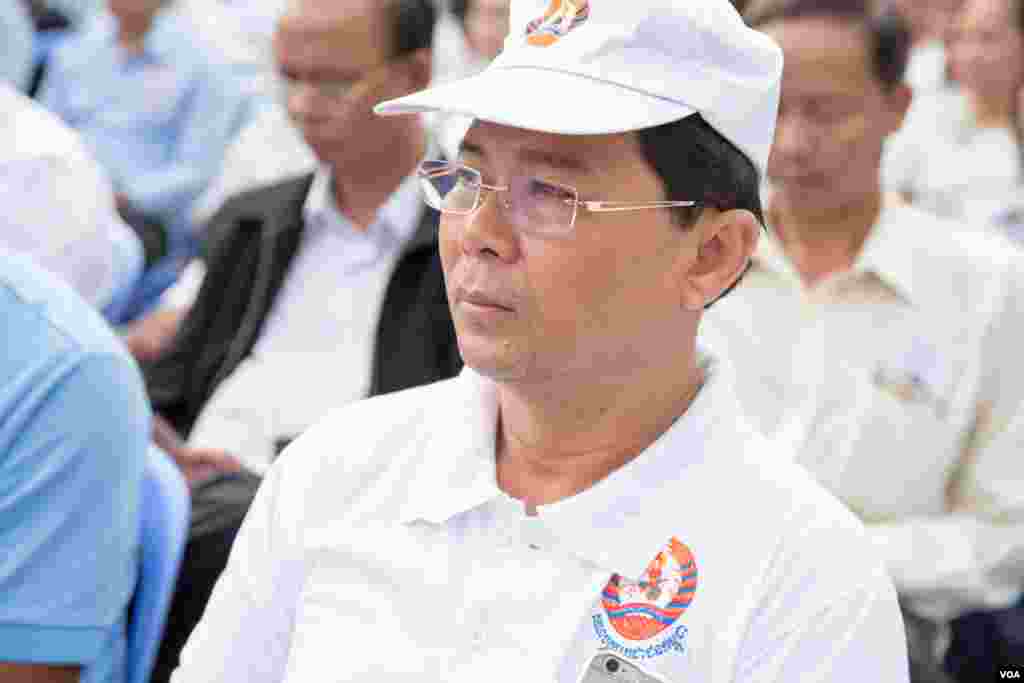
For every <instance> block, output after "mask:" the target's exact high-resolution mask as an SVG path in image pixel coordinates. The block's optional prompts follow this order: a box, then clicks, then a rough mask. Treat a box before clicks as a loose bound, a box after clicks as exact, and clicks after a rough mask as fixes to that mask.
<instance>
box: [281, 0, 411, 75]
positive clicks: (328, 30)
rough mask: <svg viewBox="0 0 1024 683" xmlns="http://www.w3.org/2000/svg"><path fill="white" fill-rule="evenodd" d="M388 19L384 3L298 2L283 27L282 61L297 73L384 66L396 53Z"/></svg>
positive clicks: (362, 0) (359, 0)
mask: <svg viewBox="0 0 1024 683" xmlns="http://www.w3.org/2000/svg"><path fill="white" fill-rule="evenodd" d="M389 19H390V17H389V16H388V13H387V11H386V9H385V3H381V2H372V1H370V0H299V1H298V2H294V3H293V4H292V6H291V7H290V8H289V11H288V12H287V13H286V14H285V15H284V17H282V19H281V21H280V23H279V24H278V29H277V33H276V35H275V48H276V51H277V56H278V59H279V60H280V61H282V62H285V63H287V64H288V65H289V66H290V67H292V68H296V69H301V68H307V69H328V68H332V67H337V68H340V67H346V66H363V65H374V64H379V63H380V62H382V61H384V59H386V58H387V56H388V55H389V54H390V51H391V45H390V42H391V40H390V31H388V27H389V24H390V21H389Z"/></svg>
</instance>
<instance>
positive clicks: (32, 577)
mask: <svg viewBox="0 0 1024 683" xmlns="http://www.w3.org/2000/svg"><path fill="white" fill-rule="evenodd" d="M44 372H45V374H44ZM25 386H27V387H29V389H28V391H27V392H26V396H25V397H24V398H23V399H19V400H18V401H17V402H15V403H14V406H15V407H14V410H13V411H12V412H11V413H10V414H8V415H4V416H3V419H2V420H0V444H2V449H0V548H3V551H2V552H0V661H7V662H20V663H36V664H79V665H88V664H89V663H90V662H92V661H93V660H95V659H96V658H97V657H98V656H100V654H101V653H102V652H103V650H104V648H105V647H106V646H107V645H106V644H107V643H108V641H109V640H110V639H111V634H110V630H111V628H112V627H113V626H114V624H116V623H117V622H118V621H119V620H120V619H121V618H122V617H123V615H124V612H125V609H126V608H127V605H128V603H129V600H130V598H131V595H132V593H133V591H134V588H135V578H136V546H137V543H138V506H139V487H140V482H141V478H142V470H143V465H144V459H145V454H146V449H147V446H148V440H149V410H148V405H147V402H146V399H145V393H144V391H143V388H142V383H141V380H140V378H139V375H138V371H137V370H136V369H135V367H134V365H133V364H132V363H131V361H130V360H129V359H128V358H126V357H122V356H119V355H113V354H108V355H103V354H93V355H86V356H84V357H82V358H81V359H80V360H79V361H78V362H77V363H73V364H70V365H66V366H59V367H58V366H52V367H51V368H50V369H49V371H45V370H40V371H39V373H38V376H36V375H35V374H34V375H33V376H32V377H29V378H27V380H26V382H25Z"/></svg>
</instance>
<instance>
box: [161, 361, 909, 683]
mask: <svg viewBox="0 0 1024 683" xmlns="http://www.w3.org/2000/svg"><path fill="white" fill-rule="evenodd" d="M737 414H738V409H737V406H736V404H735V398H734V397H733V395H732V392H731V388H730V384H729V381H728V379H727V378H726V377H725V376H724V373H719V372H717V371H713V372H712V373H711V374H710V377H709V379H708V381H707V382H706V383H705V386H704V388H703V389H702V390H701V392H700V394H699V395H698V397H697V398H696V400H695V402H694V403H693V404H692V406H691V407H690V408H689V410H688V411H687V412H686V413H685V414H684V415H683V416H682V417H681V418H680V419H679V420H678V421H677V422H676V423H675V425H673V426H672V427H671V428H670V429H669V430H668V431H667V432H665V433H664V434H663V435H662V436H661V437H660V438H659V439H658V440H657V441H656V442H655V443H654V444H652V445H651V446H649V447H648V448H646V449H645V450H644V451H643V452H642V453H640V454H639V455H638V456H637V458H636V459H634V460H633V461H631V462H630V463H628V464H626V465H625V466H623V467H622V468H620V469H619V470H618V471H616V472H614V473H612V474H611V475H609V476H608V477H607V478H605V479H604V480H602V481H600V482H598V483H597V484H595V485H594V486H593V487H591V488H590V489H588V490H586V491H584V492H582V493H580V494H578V495H576V496H573V497H571V498H568V499H565V500H562V501H560V502H557V503H554V504H552V505H544V506H540V507H539V508H538V515H537V516H533V517H530V516H527V515H526V514H525V511H524V508H523V506H522V504H521V503H519V502H518V501H515V500H513V499H511V498H510V497H508V496H507V495H506V494H504V493H503V492H502V491H501V490H500V489H499V488H498V486H497V484H496V480H495V460H494V458H495V442H494V435H495V428H496V421H497V397H496V392H495V387H494V385H493V384H491V383H490V381H489V380H486V379H485V378H483V377H481V376H479V375H477V374H475V373H474V372H473V371H472V370H468V369H467V370H465V371H463V373H462V374H461V375H460V376H459V377H457V378H455V379H453V380H449V381H445V382H439V383H435V384H432V385H428V386H425V387H420V388H416V389H412V390H408V391H404V392H399V393H394V394H389V395H386V396H382V397H377V398H374V399H370V400H368V401H362V402H359V403H356V404H353V405H350V406H349V407H347V408H344V409H341V410H339V411H336V412H333V413H331V414H330V415H329V416H328V417H327V418H325V419H324V420H323V421H322V422H320V423H319V424H318V425H317V426H315V427H314V428H313V429H311V430H310V431H309V432H307V433H306V434H305V435H303V436H302V437H301V438H300V439H299V440H298V441H296V442H295V443H294V444H292V446H291V447H290V448H289V450H288V451H287V452H286V453H285V454H284V456H283V457H282V459H281V461H280V462H279V463H278V464H276V465H275V466H274V467H273V468H271V470H270V472H269V474H268V475H267V477H266V479H265V480H264V483H263V486H262V488H261V490H260V492H259V494H258V495H257V498H256V501H255V502H254V504H253V507H252V509H251V511H250V513H249V516H248V518H247V519H246V521H245V523H244V525H243V528H242V530H241V532H240V534H239V537H238V540H237V541H236V544H235V546H234V549H233V551H232V555H231V558H230V560H229V563H228V567H227V569H226V571H225V573H224V574H223V575H222V577H221V579H220V581H219V583H218V585H217V587H216V589H215V591H214V594H213V597H212V599H211V601H210V603H209V606H208V607H207V611H206V614H205V615H204V617H203V620H202V621H201V623H200V624H199V625H198V626H197V628H196V629H195V631H194V632H193V633H192V636H191V638H190V640H189V643H188V644H187V645H186V647H185V649H184V651H183V653H182V657H181V666H180V668H179V669H178V670H177V672H176V673H175V674H174V676H173V678H172V680H173V681H174V683H198V682H200V681H203V682H210V683H212V682H214V681H225V682H226V681H235V680H245V681H250V682H252V683H264V682H269V681H274V682H277V681H288V682H296V681H308V680H318V679H321V678H323V677H324V676H325V675H327V676H329V677H330V678H331V679H332V680H340V681H362V680H374V681H417V682H420V681H445V682H447V683H461V682H463V681H465V682H467V683H468V682H470V681H498V680H531V681H558V682H559V683H577V682H578V681H579V680H580V678H581V677H582V674H583V672H584V669H585V667H586V666H587V665H588V664H589V663H590V662H591V661H592V658H593V657H594V656H597V655H600V654H601V653H602V652H605V651H607V650H604V649H603V645H607V647H608V648H615V649H613V650H612V651H615V652H618V653H619V655H620V656H621V657H622V658H623V659H624V660H625V661H628V662H630V663H631V664H632V665H635V666H637V667H640V668H642V669H643V670H646V671H647V672H648V673H649V674H650V675H652V676H655V677H656V680H660V681H684V680H694V681H697V680H699V681H703V682H705V683H725V682H732V681H737V682H739V681H742V682H743V683H751V682H755V683H760V682H768V681H777V682H781V681H787V682H791V681H800V682H801V683H825V681H828V682H829V683H835V682H836V681H839V682H843V681H849V682H850V683H853V682H854V681H857V682H860V681H868V680H870V681H887V682H892V683H901V682H905V681H907V663H906V652H905V645H904V636H903V629H902V623H901V619H900V615H899V609H898V607H897V604H896V599H895V593H894V591H893V588H892V585H891V583H890V581H889V579H888V578H887V577H886V575H885V570H884V568H883V567H882V565H881V564H880V563H879V562H878V561H877V560H876V559H875V558H874V557H873V556H872V551H871V548H870V546H869V545H868V543H867V540H866V538H865V537H864V532H863V528H862V527H861V526H860V524H858V523H857V522H856V521H855V520H854V519H853V517H852V516H851V515H850V514H849V512H848V511H846V510H845V509H843V508H842V506H841V505H839V503H838V502H836V501H835V499H834V498H832V497H831V496H829V495H828V494H827V493H826V492H825V491H824V490H822V489H821V488H820V487H819V486H818V485H816V484H814V483H813V482H812V481H811V479H810V478H809V477H808V476H807V474H806V472H804V471H803V470H802V469H801V468H799V467H797V466H795V465H793V464H792V463H791V462H789V461H790V460H792V457H791V456H788V455H786V454H783V453H779V452H778V450H777V449H776V448H775V447H774V446H773V445H771V444H770V443H769V442H767V441H765V440H764V439H762V438H761V437H759V436H755V435H754V434H753V433H752V432H750V431H749V430H748V428H746V427H745V426H744V424H743V422H742V420H741V419H739V418H738V417H737ZM740 501H742V503H740ZM670 538H675V539H676V540H677V541H678V542H679V543H680V544H685V545H686V546H687V549H688V550H689V552H690V557H691V559H692V560H693V561H694V563H695V566H696V574H697V578H696V587H695V590H694V591H692V592H683V591H676V590H675V588H676V587H678V584H673V583H672V578H671V577H673V576H676V574H673V573H672V572H670V571H668V570H666V571H665V573H664V574H663V577H664V578H665V581H666V582H664V583H662V582H660V580H659V583H658V584H657V585H658V586H663V585H665V586H669V585H670V586H673V591H672V592H671V593H668V595H667V596H663V597H662V598H657V599H660V600H662V602H664V601H665V600H666V599H667V598H668V597H672V599H673V600H675V599H678V597H679V596H680V595H684V593H685V594H686V595H689V596H690V599H691V600H690V603H689V607H688V608H687V609H686V611H685V612H683V613H682V614H681V615H677V616H676V620H675V621H673V622H672V624H671V628H669V629H667V630H666V631H664V632H663V633H661V634H658V635H656V636H655V637H654V638H652V639H650V640H647V641H630V640H628V639H626V638H624V636H622V635H621V634H620V633H619V632H618V631H614V632H612V628H613V627H612V626H609V625H608V624H609V622H608V616H607V615H608V613H607V612H605V610H604V608H603V607H602V603H601V596H602V589H603V588H605V589H607V586H608V585H610V579H611V577H612V576H613V574H615V575H619V576H620V578H619V579H618V581H619V585H622V586H627V587H635V585H636V584H634V583H633V581H634V580H635V579H637V578H638V577H640V575H641V574H643V573H644V572H645V571H650V570H651V567H655V566H658V563H657V562H652V560H653V559H654V558H655V557H656V556H657V557H664V556H663V555H658V552H659V550H661V549H662V548H663V547H664V546H665V544H666V543H667V542H668V540H669V539H670ZM668 562H669V563H671V560H669V561H668ZM667 566H671V564H669V565H667ZM687 566H689V567H690V568H691V569H692V567H693V565H687ZM645 568H646V569H645ZM691 577H692V575H691ZM691 580H692V578H691ZM623 590H632V588H624V589H623ZM650 599H655V598H650ZM659 604H660V603H659ZM601 633H604V636H603V637H602V636H601V635H599V634H601ZM666 637H667V638H668V640H666V639H665V638H666ZM604 638H606V640H605V639H604ZM669 641H671V642H672V643H674V645H672V646H670V647H668V649H667V650H665V648H664V644H665V643H666V642H669ZM637 642H639V644H638V645H637V646H636V647H632V645H633V644H635V643H637ZM656 642H657V643H660V644H661V647H659V645H652V644H651V643H656ZM676 646H678V647H676Z"/></svg>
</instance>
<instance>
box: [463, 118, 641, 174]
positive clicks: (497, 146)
mask: <svg viewBox="0 0 1024 683" xmlns="http://www.w3.org/2000/svg"><path fill="white" fill-rule="evenodd" d="M462 149H463V152H464V154H466V155H471V156H474V157H475V156H483V157H484V160H486V161H487V162H488V163H495V164H497V163H501V164H512V163H518V162H524V161H527V162H531V161H532V162H538V163H540V164H544V165H550V166H562V167H564V168H566V169H567V170H575V171H578V172H583V173H601V172H603V171H607V170H609V169H611V168H615V167H622V166H624V165H627V166H628V165H631V164H636V163H638V162H642V161H643V158H642V156H641V154H640V148H639V145H638V143H637V140H636V135H634V134H633V133H617V134H612V135H558V134H556V133H542V132H539V131H533V130H523V129H521V128H512V127H510V126H502V125H498V124H496V123H489V122H486V121H476V122H474V123H473V125H472V126H471V127H470V129H469V132H467V133H466V137H465V139H464V140H463V143H462ZM573 167H576V168H573Z"/></svg>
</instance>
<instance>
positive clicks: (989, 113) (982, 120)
mask: <svg viewBox="0 0 1024 683" xmlns="http://www.w3.org/2000/svg"><path fill="white" fill-rule="evenodd" d="M967 101H968V102H969V104H970V107H971V112H972V113H973V114H974V122H975V125H977V126H978V128H1009V127H1011V126H1012V125H1013V120H1014V116H1015V115H1016V111H1017V96H1016V94H1014V93H1006V94H1000V95H990V94H983V93H979V92H976V91H968V93H967Z"/></svg>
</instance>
